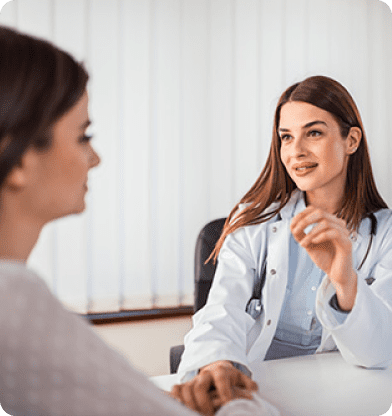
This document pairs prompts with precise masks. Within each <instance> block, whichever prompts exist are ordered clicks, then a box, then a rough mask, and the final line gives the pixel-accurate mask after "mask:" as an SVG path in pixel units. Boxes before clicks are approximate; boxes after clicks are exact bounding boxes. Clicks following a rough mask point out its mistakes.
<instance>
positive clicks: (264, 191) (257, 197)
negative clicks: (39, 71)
mask: <svg viewBox="0 0 392 416" xmlns="http://www.w3.org/2000/svg"><path fill="white" fill-rule="evenodd" d="M289 101H300V102H305V103H309V104H312V105H314V106H316V107H319V108H321V109H323V110H325V111H328V112H329V113H330V114H332V115H333V116H334V118H335V120H336V121H337V123H338V124H339V127H340V132H341V134H342V136H343V137H344V138H346V137H347V136H348V133H349V131H350V129H351V127H359V128H360V130H361V132H362V140H361V142H360V145H359V147H358V149H357V151H356V152H355V153H354V154H352V155H351V156H350V159H349V162H348V167H347V178H346V189H345V193H344V195H345V197H344V200H343V203H342V206H341V207H340V209H339V211H338V212H337V213H336V215H337V216H338V217H340V218H343V219H344V220H345V221H346V222H347V226H348V228H349V229H350V230H358V228H359V225H360V223H361V221H362V219H363V218H365V217H367V216H369V215H370V214H371V213H373V212H376V211H378V210H379V209H382V208H388V206H387V204H386V203H385V202H384V200H383V199H382V198H381V196H380V194H379V193H378V191H377V188H376V184H375V181H374V178H373V172H372V167H371V163H370V156H369V150H368V145H367V140H366V135H365V130H364V127H363V124H362V120H361V116H360V114H359V111H358V108H357V106H356V104H355V102H354V100H353V98H352V97H351V95H350V93H349V92H348V91H347V90H346V88H344V87H343V86H342V85H341V84H339V83H338V82H337V81H335V80H333V79H332V78H328V77H325V76H313V77H310V78H307V79H305V80H304V81H302V82H299V83H296V84H294V85H292V86H291V87H289V88H288V89H287V90H286V91H284V93H283V94H282V96H281V97H280V99H279V102H278V105H277V108H276V111H275V118H274V126H273V131H272V143H271V148H270V152H269V155H268V158H267V162H266V164H265V166H264V168H263V170H262V172H261V174H260V176H259V177H258V179H257V180H256V182H255V183H254V185H253V186H252V187H251V189H250V190H249V191H248V192H247V193H246V194H245V196H244V197H243V198H242V199H241V201H240V202H239V204H237V205H236V206H235V207H234V208H233V210H232V211H231V212H230V215H229V216H228V218H227V220H226V222H225V225H224V228H223V232H222V235H221V237H220V239H219V240H218V242H217V244H216V246H215V249H214V251H213V252H212V254H211V256H210V259H211V258H214V260H216V258H217V256H218V254H219V251H220V249H221V247H222V244H223V242H224V240H225V238H226V237H227V235H229V234H230V233H232V232H233V231H235V230H237V229H238V228H240V227H244V226H246V225H253V224H260V223H262V222H265V221H268V220H269V219H271V218H273V217H274V216H275V215H276V214H278V213H279V212H280V210H281V209H282V208H283V207H284V206H285V205H286V204H287V202H288V201H289V199H290V197H291V194H292V192H293V191H294V190H295V189H296V188H297V186H296V184H295V183H294V182H293V180H292V179H291V178H290V176H289V175H288V174H287V172H286V169H285V167H284V165H283V163H282V161H281V159H280V146H281V143H280V139H279V134H278V128H279V123H280V110H281V108H282V106H283V105H284V104H286V103H287V102H289ZM274 202H278V206H277V208H276V209H274V210H271V211H269V212H267V213H266V212H265V210H266V209H267V208H268V207H269V206H270V205H271V204H272V203H274ZM240 204H247V206H246V208H244V209H243V210H242V211H240V212H239V213H238V208H239V205H240Z"/></svg>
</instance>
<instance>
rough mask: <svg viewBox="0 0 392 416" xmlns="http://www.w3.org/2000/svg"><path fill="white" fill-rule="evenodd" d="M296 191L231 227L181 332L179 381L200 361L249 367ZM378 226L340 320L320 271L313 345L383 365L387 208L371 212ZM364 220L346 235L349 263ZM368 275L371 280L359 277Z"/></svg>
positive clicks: (264, 345)
mask: <svg viewBox="0 0 392 416" xmlns="http://www.w3.org/2000/svg"><path fill="white" fill-rule="evenodd" d="M300 197H301V192H300V191H298V190H297V191H295V192H294V193H293V195H292V197H291V199H290V201H289V202H288V204H287V205H286V206H285V207H284V208H283V209H282V210H281V212H280V215H279V214H278V215H276V216H275V217H274V218H272V219H271V220H269V221H267V222H265V223H262V224H258V225H251V226H246V227H242V228H240V229H238V230H236V231H235V232H234V233H232V234H230V235H229V236H228V237H227V238H226V240H225V242H224V244H223V246H222V249H221V251H220V254H219V258H218V266H217V269H216V273H215V277H214V282H213V284H212V287H211V290H210V294H209V297H208V301H207V304H206V306H205V307H204V308H202V309H201V310H200V311H198V312H197V313H196V314H195V315H194V317H193V328H192V330H191V331H190V332H189V333H188V334H187V335H186V337H185V352H184V354H183V357H182V360H181V363H180V366H179V370H178V372H179V373H180V374H181V376H182V380H183V381H186V380H188V379H190V378H191V377H193V376H194V375H195V374H196V371H197V370H198V369H199V368H201V367H202V366H204V365H207V364H209V363H212V362H214V361H216V360H230V361H234V362H237V363H240V364H242V365H245V366H247V367H248V368H249V369H250V370H251V371H252V367H253V366H254V365H256V364H257V362H258V361H260V360H264V357H265V354H266V352H267V350H268V348H269V346H270V344H271V341H272V339H273V337H274V334H275V331H276V326H277V324H278V319H279V316H280V312H281V308H282V304H283V300H284V296H285V291H286V285H287V279H288V265H289V261H288V260H289V238H290V223H291V219H292V216H293V211H294V207H295V203H296V202H297V200H298V198H300ZM375 216H376V218H377V223H378V226H377V233H376V235H375V236H374V237H373V243H372V247H371V249H370V252H369V254H368V257H367V259H366V261H365V263H364V264H363V266H362V268H361V269H360V270H359V271H357V275H358V292H357V297H356V301H355V305H354V307H353V309H352V311H351V312H350V313H349V314H348V316H347V318H346V320H345V322H344V323H343V324H338V322H337V320H336V318H335V317H334V314H333V310H332V308H331V306H330V305H329V301H330V299H331V297H332V296H333V295H334V294H335V290H334V287H333V285H332V283H331V281H330V280H329V278H328V276H327V275H325V276H324V277H323V279H322V282H321V284H320V286H319V288H318V290H317V296H316V314H317V317H318V319H319V321H320V322H321V324H322V329H323V331H322V340H321V344H320V347H319V348H318V350H317V352H322V351H328V350H333V349H335V348H336V347H337V348H338V349H339V350H340V352H341V354H342V356H343V357H344V359H345V360H346V361H347V362H348V363H351V364H354V365H360V366H365V367H385V366H388V365H390V364H391V363H392V210H390V209H382V210H380V211H378V212H377V213H375ZM370 226H371V221H370V219H368V218H367V219H364V220H363V221H362V223H361V226H360V229H359V230H358V233H355V235H354V236H353V237H352V240H353V265H354V267H355V268H356V269H357V268H358V267H359V265H360V263H361V262H362V259H363V257H364V255H365V253H366V250H367V247H368V242H369V239H370ZM266 250H267V256H266V262H267V263H266V280H265V284H264V287H263V290H262V308H261V313H260V314H259V316H258V317H256V318H255V319H254V318H253V317H252V316H251V315H250V314H248V313H246V312H245V308H246V305H247V303H248V301H249V299H250V298H251V296H252V292H253V285H254V282H255V280H256V278H259V274H260V272H261V266H262V262H263V259H264V257H265V252H266ZM369 277H373V278H374V279H375V280H374V282H373V283H372V284H371V285H368V284H367V283H366V281H365V279H366V278H369Z"/></svg>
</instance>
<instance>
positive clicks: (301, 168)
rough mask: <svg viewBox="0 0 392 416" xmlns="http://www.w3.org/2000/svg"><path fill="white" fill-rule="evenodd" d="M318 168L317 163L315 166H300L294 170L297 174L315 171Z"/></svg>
mask: <svg viewBox="0 0 392 416" xmlns="http://www.w3.org/2000/svg"><path fill="white" fill-rule="evenodd" d="M316 166H317V163H315V164H314V165H306V166H300V167H297V168H294V170H295V171H297V172H305V171H306V170H309V169H313V168H315V167H316Z"/></svg>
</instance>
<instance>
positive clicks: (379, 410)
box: [152, 352, 392, 416]
mask: <svg viewBox="0 0 392 416" xmlns="http://www.w3.org/2000/svg"><path fill="white" fill-rule="evenodd" d="M253 377H254V379H255V380H256V381H257V383H258V384H259V394H260V396H261V397H263V398H264V399H266V400H268V401H269V402H270V403H272V404H274V405H275V406H276V407H277V408H278V409H279V410H280V411H281V414H282V416H379V415H382V414H385V413H386V412H387V411H388V409H389V408H390V407H391V403H392V368H388V369H384V370H368V369H364V368H359V367H354V366H351V365H349V364H347V363H346V362H345V361H344V360H343V358H342V357H341V355H340V354H339V353H338V352H334V353H324V354H315V355H311V356H305V357H294V358H286V359H281V360H274V361H265V362H262V363H260V364H259V366H258V367H257V368H256V369H254V374H253ZM152 381H153V382H154V383H155V384H157V385H158V386H159V387H160V388H162V389H164V390H170V389H171V387H172V386H173V385H174V384H176V383H178V382H179V380H178V376H177V375H170V376H159V377H153V378H152ZM389 413H390V412H388V416H389ZM391 414H392V410H391Z"/></svg>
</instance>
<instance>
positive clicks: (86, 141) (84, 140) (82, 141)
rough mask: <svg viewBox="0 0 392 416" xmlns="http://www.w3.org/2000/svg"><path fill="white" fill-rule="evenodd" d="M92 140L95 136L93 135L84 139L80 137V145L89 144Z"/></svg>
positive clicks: (85, 136)
mask: <svg viewBox="0 0 392 416" xmlns="http://www.w3.org/2000/svg"><path fill="white" fill-rule="evenodd" d="M92 138H93V136H92V135H91V134H90V135H87V134H84V135H83V136H82V137H80V139H79V141H80V143H89V142H90V140H91V139H92Z"/></svg>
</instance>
